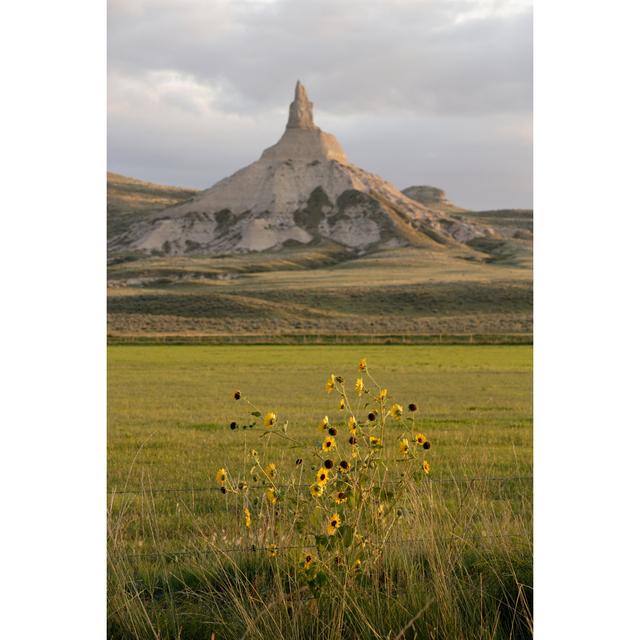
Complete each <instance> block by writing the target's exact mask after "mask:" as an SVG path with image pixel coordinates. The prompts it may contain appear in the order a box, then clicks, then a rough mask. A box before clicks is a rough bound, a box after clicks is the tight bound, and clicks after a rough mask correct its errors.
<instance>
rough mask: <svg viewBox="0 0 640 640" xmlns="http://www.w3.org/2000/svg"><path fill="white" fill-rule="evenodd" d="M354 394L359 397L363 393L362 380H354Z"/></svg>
mask: <svg viewBox="0 0 640 640" xmlns="http://www.w3.org/2000/svg"><path fill="white" fill-rule="evenodd" d="M356 393H357V394H358V395H359V396H361V395H362V394H363V393H364V380H363V379H362V378H358V379H357V380H356Z"/></svg>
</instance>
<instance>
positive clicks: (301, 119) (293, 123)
mask: <svg viewBox="0 0 640 640" xmlns="http://www.w3.org/2000/svg"><path fill="white" fill-rule="evenodd" d="M315 128H316V127H315V125H314V124H313V102H311V101H310V100H309V98H308V97H307V91H306V90H305V88H304V85H303V84H302V83H301V82H300V80H298V82H296V91H295V97H294V99H293V102H292V103H291V104H290V105H289V121H288V122H287V129H315Z"/></svg>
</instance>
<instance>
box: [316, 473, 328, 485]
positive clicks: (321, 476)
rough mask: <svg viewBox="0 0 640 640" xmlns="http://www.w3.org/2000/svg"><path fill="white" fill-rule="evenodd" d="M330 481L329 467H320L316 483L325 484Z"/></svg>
mask: <svg viewBox="0 0 640 640" xmlns="http://www.w3.org/2000/svg"><path fill="white" fill-rule="evenodd" d="M328 481H329V469H318V472H317V473H316V484H318V485H319V486H321V487H322V486H324V485H325V484H327V482H328Z"/></svg>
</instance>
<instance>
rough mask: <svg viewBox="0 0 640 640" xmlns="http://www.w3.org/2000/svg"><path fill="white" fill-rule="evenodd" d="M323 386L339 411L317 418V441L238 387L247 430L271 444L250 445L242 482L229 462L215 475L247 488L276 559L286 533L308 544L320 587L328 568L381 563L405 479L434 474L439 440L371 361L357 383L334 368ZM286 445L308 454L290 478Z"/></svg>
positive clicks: (244, 493) (249, 528)
mask: <svg viewBox="0 0 640 640" xmlns="http://www.w3.org/2000/svg"><path fill="white" fill-rule="evenodd" d="M325 391H326V393H327V394H329V396H335V397H336V404H335V409H336V411H337V413H336V416H337V417H336V418H335V419H332V418H330V417H329V414H327V415H324V416H322V417H320V418H319V419H317V422H316V425H317V427H316V430H315V433H316V436H315V437H314V440H315V442H314V443H309V442H308V439H307V438H305V436H306V435H307V434H305V433H302V434H300V436H299V437H293V436H292V434H291V433H288V428H287V427H288V423H287V422H286V421H285V422H283V423H281V422H280V421H279V418H278V415H277V414H276V413H275V412H274V411H268V412H266V413H264V414H263V413H262V412H261V411H260V410H258V409H257V408H256V407H255V406H254V405H253V404H252V403H251V402H249V401H248V400H247V399H246V398H244V396H243V395H242V394H241V392H240V391H236V392H235V393H234V398H235V399H236V400H241V399H242V400H244V401H245V402H247V403H248V404H249V405H250V408H251V411H250V412H249V415H250V420H249V424H248V425H246V426H245V428H254V427H256V431H260V430H261V431H262V433H261V434H260V438H261V439H263V443H264V448H263V451H262V452H261V453H259V452H258V451H257V450H255V449H252V450H251V451H250V454H249V455H248V457H249V462H250V465H251V466H250V470H249V473H248V476H247V477H246V478H245V479H243V480H239V481H235V480H234V479H233V478H232V477H231V474H229V473H228V472H227V470H226V469H224V468H221V469H218V471H217V473H216V476H215V479H216V482H217V483H218V485H219V487H220V489H221V491H222V492H223V493H227V492H232V493H235V494H237V495H239V496H241V498H242V512H241V513H242V516H241V517H242V519H243V520H244V528H245V530H246V532H247V536H248V537H249V539H250V540H251V541H252V542H254V543H255V541H257V540H261V541H262V542H263V543H265V545H266V546H265V545H263V547H264V548H266V549H268V552H269V553H268V555H269V556H270V557H276V556H277V555H278V541H281V540H283V539H285V538H286V539H287V540H292V539H293V538H294V537H295V539H296V540H297V541H298V542H299V544H298V545H297V546H299V547H301V548H304V549H306V551H305V552H304V554H303V556H302V558H301V561H300V567H301V569H302V572H303V575H304V576H306V579H307V581H308V584H309V586H310V587H311V588H312V589H319V588H321V587H322V585H323V584H324V582H325V581H326V580H327V574H328V572H329V571H330V572H335V570H336V569H339V570H340V571H342V572H343V573H344V574H346V575H357V574H359V573H360V572H362V571H363V570H365V569H366V568H367V566H368V565H373V564H374V563H375V562H376V561H377V560H378V559H379V558H380V556H381V553H382V549H383V546H384V544H385V542H386V541H387V540H388V539H389V534H390V532H391V529H392V528H393V527H394V526H395V524H396V523H397V522H398V521H399V520H400V519H401V518H402V517H403V515H404V513H405V508H404V505H403V497H404V495H405V491H404V489H406V485H407V484H408V483H409V482H415V481H416V480H419V479H420V478H421V477H425V476H426V475H428V474H429V473H430V464H429V462H428V460H427V458H426V454H427V452H428V450H429V449H430V447H431V443H430V442H429V440H428V439H427V437H426V435H425V434H424V433H422V432H420V431H418V430H417V429H416V426H415V416H416V413H417V409H418V408H417V406H416V405H415V404H414V403H411V404H409V405H408V406H407V411H405V408H404V406H403V405H402V404H400V403H399V402H396V401H395V399H393V398H392V397H391V395H390V394H389V392H388V390H387V389H386V388H384V387H382V386H381V385H379V384H378V383H377V382H376V380H375V379H374V378H373V376H372V375H371V372H370V371H369V368H368V366H367V363H366V361H365V360H364V359H362V360H360V362H359V364H358V369H357V374H356V377H355V379H354V380H352V381H351V382H350V383H347V381H346V380H345V379H344V378H343V377H342V376H340V375H335V374H333V373H332V374H330V375H329V377H328V378H327V381H326V383H325ZM329 413H334V412H329ZM259 419H261V420H262V428H261V429H260V427H259V426H258V420H259ZM234 425H235V427H234ZM231 428H232V429H235V428H237V423H235V422H232V423H231ZM285 449H304V450H305V452H304V453H303V454H302V455H300V454H299V455H298V456H297V457H296V458H295V466H294V467H293V471H292V473H291V474H290V477H284V478H283V477H281V475H280V472H279V469H278V467H277V464H276V462H275V459H278V460H282V458H283V455H284V450H285ZM277 456H279V457H277ZM292 462H293V457H292ZM247 466H248V465H247ZM258 525H259V531H258V530H255V531H254V530H253V529H254V526H256V527H257V526H258Z"/></svg>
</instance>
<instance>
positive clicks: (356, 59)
mask: <svg viewBox="0 0 640 640" xmlns="http://www.w3.org/2000/svg"><path fill="white" fill-rule="evenodd" d="M108 12H109V16H108V30H109V32H108V43H109V50H108V61H109V69H108V100H109V103H108V137H109V139H108V154H109V155H108V167H109V170H110V171H116V172H118V173H123V174H125V175H129V176H132V177H135V178H140V179H144V180H149V181H154V182H160V183H165V184H172V185H179V186H190V187H198V188H205V187H209V186H211V185H212V184H214V183H215V182H217V181H218V180H220V179H222V178H224V177H225V176H227V175H229V174H231V173H233V172H234V171H236V170H237V169H240V168H241V167H243V166H245V165H247V164H249V163H250V162H252V161H254V160H257V159H258V157H259V156H260V154H261V153H262V150H263V149H265V148H266V147H268V146H270V145H272V144H274V143H275V142H276V141H277V140H278V138H279V137H280V136H281V135H282V132H283V131H284V126H285V124H286V119H287V113H288V106H289V103H290V102H291V100H292V99H293V89H294V85H295V82H296V80H297V79H298V78H299V79H300V80H302V82H303V83H304V84H305V86H306V88H307V92H308V94H309V97H310V99H311V100H312V101H313V102H314V105H315V122H316V124H317V125H318V126H320V127H321V128H322V129H324V130H325V131H328V132H330V133H333V134H335V135H336V136H337V137H338V139H339V140H340V142H341V143H342V146H343V147H344V149H345V152H346V154H347V157H348V158H349V160H350V161H351V162H353V163H355V164H357V165H359V166H360V167H362V168H363V169H366V170H368V171H372V172H373V173H377V174H378V175H381V176H383V177H384V178H386V179H388V180H391V181H392V182H393V183H395V184H396V185H397V186H398V187H399V188H401V189H402V188H404V187H407V186H410V185H414V184H429V185H433V186H437V187H441V188H443V189H445V191H447V193H448V195H449V197H450V199H451V200H453V201H454V202H455V203H457V204H459V205H461V206H464V207H468V208H474V209H488V208H502V207H505V208H506V207H531V206H532V199H533V188H532V160H533V158H532V59H533V51H532V48H533V42H532V35H533V34H532V8H531V2H520V1H515V0H511V1H509V2H506V1H505V2H500V1H497V0H496V1H488V0H486V1H478V0H473V1H464V0H442V1H431V0H366V1H364V0H363V1H360V0H355V1H354V0H348V1H347V0H318V1H315V0H261V1H258V0H253V1H241V0H233V1H232V0H109V2H108Z"/></svg>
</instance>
